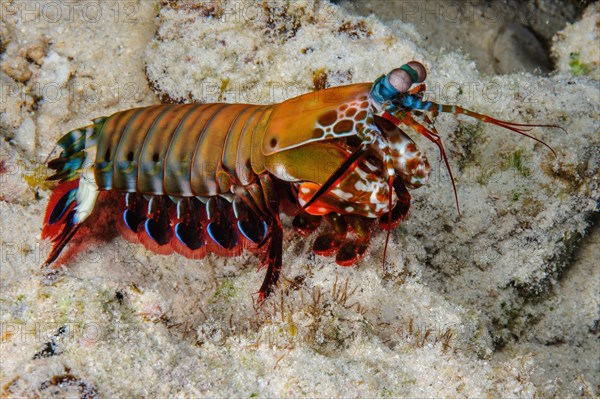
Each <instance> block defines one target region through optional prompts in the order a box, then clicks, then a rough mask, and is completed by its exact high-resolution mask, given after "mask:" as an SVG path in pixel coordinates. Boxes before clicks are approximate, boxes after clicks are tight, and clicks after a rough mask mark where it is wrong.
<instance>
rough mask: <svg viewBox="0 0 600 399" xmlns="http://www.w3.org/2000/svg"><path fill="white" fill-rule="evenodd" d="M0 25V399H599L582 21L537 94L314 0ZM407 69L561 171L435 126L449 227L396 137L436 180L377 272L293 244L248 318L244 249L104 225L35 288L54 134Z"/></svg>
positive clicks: (481, 130)
mask: <svg viewBox="0 0 600 399" xmlns="http://www.w3.org/2000/svg"><path fill="white" fill-rule="evenodd" d="M1 7H2V8H1V9H0V11H1V20H0V38H1V40H0V51H1V58H0V63H1V64H0V65H1V68H0V69H1V71H0V78H1V84H2V93H1V94H2V98H1V102H0V104H1V106H2V110H1V111H2V112H1V113H0V129H1V130H0V132H1V135H2V138H3V140H2V142H1V143H0V145H1V147H0V172H1V175H0V182H1V184H2V186H1V187H0V212H1V223H0V228H1V231H0V244H1V249H2V253H1V264H0V267H1V268H0V271H1V276H0V277H1V293H0V307H1V309H0V321H1V323H2V328H1V331H2V341H1V346H0V349H1V353H0V362H1V369H0V384H1V385H0V386H1V391H0V392H1V395H2V396H3V397H48V396H56V397H67V396H68V397H73V396H82V397H133V396H136V397H165V396H167V395H168V396H175V397H192V396H206V397H297V396H306V397H436V398H437V397H519V398H520V397H525V398H537V397H594V395H597V394H598V391H599V389H598V386H599V384H600V378H599V375H600V373H599V371H600V370H599V367H600V366H599V360H598V359H599V357H598V353H599V351H600V344H599V339H598V338H599V334H600V314H599V313H600V312H599V290H600V272H599V268H598V265H597V258H598V254H599V253H600V251H599V250H600V233H599V231H598V228H597V227H594V222H597V219H598V204H599V201H600V192H599V188H598V180H599V178H598V176H599V168H600V135H599V125H600V118H599V111H600V94H599V91H600V88H599V71H600V56H599V53H598V48H600V46H598V43H599V39H598V26H599V24H600V22H599V18H600V17H599V14H600V10H599V6H598V3H596V4H592V5H590V6H589V7H588V9H587V10H586V12H585V13H584V14H583V16H582V18H581V20H579V21H578V22H576V23H574V24H570V25H568V26H567V27H566V28H565V29H563V30H562V31H561V32H559V33H558V34H557V35H556V36H555V38H554V41H553V44H552V54H553V56H554V57H555V61H556V62H555V65H556V69H555V70H554V71H552V72H551V73H550V74H548V75H545V76H541V75H539V74H538V75H534V74H529V73H518V74H516V73H515V74H505V75H497V76H488V75H482V74H481V73H480V72H479V70H478V68H477V66H476V64H475V63H474V62H473V61H472V60H471V59H470V57H469V54H468V52H467V51H466V50H464V49H463V50H462V51H458V50H457V51H448V52H445V51H439V50H437V49H436V50H433V49H429V48H427V46H423V45H422V43H423V40H421V39H422V38H421V36H420V33H419V31H418V30H416V29H415V27H414V26H413V25H409V24H405V23H401V22H395V23H391V24H384V23H383V22H381V21H380V20H379V19H377V18H376V17H374V16H370V17H362V16H355V15H351V14H349V13H348V12H347V11H346V10H345V9H343V8H340V7H339V6H336V5H333V4H330V3H327V2H325V1H315V2H313V1H276V2H272V1H268V2H258V3H256V2H253V3H248V2H239V1H222V2H220V1H217V2H205V1H189V2H183V1H179V2H171V3H167V2H158V1H120V2H101V3H98V2H96V1H77V2H73V3H70V2H66V3H60V2H56V1H27V2H24V1H3V2H2V3H1ZM417 43H420V44H417ZM594 43H595V44H596V45H594ZM413 59H415V60H419V61H420V62H422V63H423V64H425V65H426V67H427V68H428V74H429V75H428V79H427V84H428V96H429V98H430V99H432V100H435V101H438V102H447V103H454V104H460V105H462V106H464V107H466V108H469V109H473V110H476V111H478V112H482V113H485V114H488V115H491V116H494V117H497V118H500V119H504V120H509V121H515V122H520V123H544V124H558V125H560V126H562V127H563V128H564V129H566V130H567V132H568V133H567V134H565V133H564V132H563V131H561V130H559V129H535V130H534V131H532V133H533V134H535V136H536V137H539V138H540V139H542V140H544V141H545V142H547V143H548V144H549V145H550V146H551V147H552V148H554V149H555V150H556V153H557V156H556V157H554V156H553V155H552V154H551V153H550V152H549V151H548V150H547V149H546V148H544V147H543V146H541V145H539V144H537V143H536V142H534V141H533V140H528V139H526V138H523V137H518V136H517V135H515V134H513V133H511V132H509V131H506V130H503V129H501V128H498V127H495V126H493V125H489V124H483V123H479V122H476V121H474V120H470V119H469V118H466V117H458V118H456V117H454V116H443V117H440V118H439V119H438V121H437V122H436V126H437V129H438V131H439V132H440V133H441V134H442V136H443V137H444V142H445V145H446V148H447V150H448V153H449V155H450V158H451V163H452V166H453V168H454V169H453V170H454V174H455V178H456V179H455V180H456V185H457V189H458V195H459V199H460V204H461V211H462V212H461V213H462V215H461V216H460V217H459V216H458V215H457V212H456V208H455V206H454V197H453V192H452V188H451V184H450V182H449V180H448V176H447V172H446V171H445V169H444V167H443V163H440V162H437V153H436V151H437V150H436V148H435V147H434V146H433V145H431V144H430V143H428V142H427V141H426V140H423V139H421V138H419V137H414V136H416V135H415V134H413V133H411V135H412V136H413V137H414V138H415V140H416V141H417V144H418V146H419V148H421V149H422V150H423V151H425V152H427V153H428V154H429V158H430V160H432V166H433V172H432V177H431V179H430V182H429V183H428V185H427V186H425V187H422V188H420V189H418V190H415V191H412V192H411V195H412V197H413V202H412V207H411V211H410V216H409V218H408V219H407V220H406V221H405V222H403V223H402V224H401V225H400V226H399V227H398V228H397V229H396V230H394V232H393V234H392V237H391V240H390V246H389V248H388V259H387V265H386V270H385V271H382V268H381V260H382V255H383V244H384V240H385V234H383V233H381V232H375V233H374V234H373V238H372V242H371V247H370V249H369V251H368V253H367V254H366V256H365V257H364V258H363V259H362V260H361V261H360V262H359V263H358V265H357V266H356V267H352V268H341V267H338V266H336V265H335V262H334V261H333V260H332V259H331V258H324V257H316V256H315V255H313V254H312V251H311V245H312V244H311V241H312V239H314V237H309V238H302V237H300V236H298V235H296V234H295V233H294V232H293V231H292V229H291V228H289V229H286V233H285V246H284V270H283V276H284V278H283V279H282V281H281V282H280V284H279V286H278V290H276V292H275V293H274V294H273V296H272V297H271V298H270V299H269V300H268V301H267V302H266V303H265V304H264V305H263V306H261V307H260V308H258V309H257V308H256V307H255V303H254V302H255V300H256V296H253V295H252V293H254V292H255V291H256V290H257V288H258V287H259V286H260V282H261V280H262V276H263V271H262V270H259V271H257V270H256V267H255V266H256V265H257V264H258V262H257V260H256V258H254V257H253V256H252V255H250V254H244V255H242V256H240V257H237V258H218V257H215V256H209V257H207V258H206V259H204V260H201V261H194V260H189V259H185V258H183V257H179V256H177V255H173V256H169V257H166V256H160V255H156V254H153V253H151V252H149V251H147V250H146V249H145V248H144V247H143V246H140V245H138V246H136V245H131V244H129V243H127V242H125V240H123V239H122V238H118V237H115V233H114V232H113V230H112V226H106V225H105V224H102V223H101V221H102V218H97V219H95V220H96V221H97V223H96V224H95V225H93V224H92V223H90V225H89V226H87V227H86V228H83V229H82V230H81V232H80V233H79V235H78V237H76V238H75V240H74V241H75V244H76V245H74V246H73V247H75V248H76V247H78V245H77V244H79V247H81V248H80V251H79V253H77V254H72V255H70V256H68V257H67V259H68V261H66V262H64V263H65V264H64V267H61V268H59V269H56V270H40V265H41V264H42V262H43V260H44V257H45V254H47V253H48V250H49V243H48V242H44V241H41V240H40V239H39V236H40V231H41V226H42V219H43V212H44V208H45V206H46V204H47V201H48V197H49V195H50V193H51V186H50V185H49V184H48V183H46V182H44V181H43V178H44V176H45V173H46V170H45V167H44V165H43V161H44V160H45V158H46V157H47V155H48V154H49V153H50V152H51V151H52V149H53V146H54V143H55V142H56V140H57V139H58V138H59V137H61V135H62V134H64V133H65V132H67V131H69V130H72V129H75V128H77V127H80V126H85V125H87V124H88V123H89V120H90V119H92V118H95V117H98V116H102V115H110V114H112V113H113V112H116V111H119V110H123V109H127V108H132V107H139V106H144V105H150V104H156V103H159V102H161V101H177V102H179V101H184V102H190V101H226V102H252V103H261V104H263V103H272V102H278V101H282V100H284V99H286V98H289V97H291V96H294V95H297V94H301V93H304V92H309V91H311V90H314V89H315V87H322V86H323V87H330V86H336V85H341V84H349V83H356V82H365V81H373V80H374V79H376V78H377V77H378V76H380V75H381V74H383V73H386V72H388V71H389V70H391V69H392V68H394V67H398V66H400V65H402V64H404V63H405V62H407V61H409V60H413ZM102 211H105V212H110V209H107V210H104V209H102V210H100V212H102ZM285 222H286V223H287V226H288V227H290V226H289V220H286V221H285ZM83 244H85V245H83Z"/></svg>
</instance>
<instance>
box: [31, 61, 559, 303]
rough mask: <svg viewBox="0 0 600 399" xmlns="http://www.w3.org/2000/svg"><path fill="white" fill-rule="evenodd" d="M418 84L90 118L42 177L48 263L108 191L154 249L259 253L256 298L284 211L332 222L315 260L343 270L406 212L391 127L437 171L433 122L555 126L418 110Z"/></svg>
mask: <svg viewBox="0 0 600 399" xmlns="http://www.w3.org/2000/svg"><path fill="white" fill-rule="evenodd" d="M425 77H426V71H425V67H424V66H423V65H422V64H420V63H418V62H416V61H411V62H409V63H407V64H405V65H403V66H401V67H400V68H398V69H394V70H393V71H391V72H390V73H389V74H387V75H384V76H381V77H380V78H379V79H377V80H376V81H375V82H374V83H361V84H353V85H348V86H342V87H335V88H330V89H326V90H321V91H316V92H313V93H308V94H305V95H302V96H299V97H296V98H292V99H289V100H287V101H284V102H282V103H280V104H274V105H249V104H220V103H219V104H163V105H154V106H149V107H144V108H135V109H129V110H125V111H121V112H117V113H115V114H113V115H111V116H108V117H102V118H97V119H94V120H93V123H92V124H91V125H89V126H87V127H84V128H80V129H76V130H73V131H71V132H69V133H67V134H66V135H65V136H63V137H62V138H61V139H60V140H59V141H58V146H59V147H60V148H61V149H62V152H61V153H60V155H59V156H58V158H56V159H53V160H52V161H50V162H49V167H50V168H51V169H53V170H55V171H56V173H55V174H54V175H53V176H51V177H50V178H49V179H51V180H57V181H59V183H60V184H59V185H58V187H57V188H56V189H55V191H54V192H53V194H52V196H51V198H50V202H49V204H48V208H47V210H46V215H45V219H44V227H43V230H42V237H43V238H48V239H50V240H52V242H53V244H54V245H53V248H52V251H51V253H50V254H49V256H48V259H47V260H46V263H45V264H46V265H49V264H51V263H53V262H54V261H55V260H56V259H57V258H58V256H59V255H60V253H61V251H62V249H63V248H64V247H65V246H66V245H67V243H68V242H69V240H70V239H71V238H72V237H73V236H74V234H75V233H76V232H77V229H78V228H79V227H80V226H81V225H82V223H84V221H85V220H86V218H87V217H88V216H89V215H90V214H91V213H92V212H93V210H94V204H95V203H96V200H97V198H98V196H99V195H100V194H101V193H102V192H106V191H109V190H115V191H117V192H119V193H122V194H123V196H122V197H123V201H122V203H121V204H120V207H121V209H120V210H119V212H121V216H120V217H119V218H118V221H119V222H118V228H119V230H120V232H121V233H122V235H123V236H124V237H125V238H127V239H129V240H132V241H136V242H141V243H143V245H144V246H146V247H147V248H148V249H150V250H152V251H155V252H157V253H160V254H169V253H172V252H177V253H179V254H181V255H184V256H186V257H189V258H193V259H200V258H203V257H204V256H206V254H207V253H216V254H219V255H222V256H234V255H238V254H240V253H241V252H242V250H244V249H247V250H249V251H252V252H254V253H256V254H257V255H258V256H259V257H260V258H261V260H262V264H263V265H265V266H266V268H267V271H266V276H265V278H264V281H263V284H262V286H261V287H260V290H259V300H260V301H262V300H264V299H265V298H266V297H267V296H268V295H269V294H270V293H271V292H272V290H273V287H274V286H275V284H276V283H277V280H278V277H279V274H280V270H281V266H282V246H283V227H282V223H281V221H280V212H282V211H285V212H286V213H288V214H290V215H292V216H294V219H293V225H294V227H295V228H296V229H297V230H299V231H300V232H301V233H302V234H305V235H306V234H309V233H311V232H312V231H314V230H316V229H317V228H318V227H319V225H320V223H321V221H322V220H323V219H325V220H327V221H328V222H329V224H330V229H323V230H326V231H325V232H324V233H322V235H320V236H319V237H317V239H316V240H315V242H314V244H313V249H314V251H315V252H316V253H317V254H321V255H335V256H336V262H337V263H338V264H340V265H344V266H349V265H352V264H354V263H355V262H356V260H357V259H359V258H360V257H361V256H362V255H363V254H364V253H365V251H366V249H367V247H368V243H369V239H370V232H371V230H372V229H373V226H375V225H376V224H378V225H379V226H380V227H381V228H383V229H384V230H387V231H388V238H389V231H390V229H392V228H393V227H394V226H395V225H397V224H398V223H399V222H400V221H401V220H402V219H403V218H404V217H405V216H406V215H407V213H408V210H409V206H410V194H409V193H408V189H414V188H417V187H419V186H421V185H423V184H424V183H425V182H426V181H427V177H428V175H429V163H428V161H427V158H426V157H425V155H424V154H422V153H421V152H419V151H418V150H417V148H416V145H415V143H414V142H413V140H411V138H410V137H409V136H408V135H407V134H406V133H404V132H403V131H402V130H400V127H399V126H406V127H409V128H411V129H412V130H414V131H416V132H418V133H420V134H422V135H424V136H425V137H427V138H428V139H430V140H432V141H433V142H434V143H435V144H437V145H438V147H439V149H440V151H441V154H442V156H443V158H444V160H445V162H446V165H448V162H447V159H446V154H445V152H444V147H443V146H442V143H441V140H440V137H439V135H438V134H437V132H436V130H435V128H434V127H433V124H432V123H431V121H432V120H433V119H434V118H435V117H436V115H437V114H438V113H440V112H451V113H454V114H465V115H469V116H472V117H474V118H477V119H480V120H482V121H484V122H490V123H493V124H495V125H498V126H502V127H504V128H507V129H510V130H513V131H515V132H517V133H520V134H523V135H526V136H528V135H527V134H526V133H525V131H526V129H524V128H527V127H529V128H531V127H534V126H546V127H555V126H553V125H523V124H516V123H510V122H505V121H500V120H497V119H493V118H490V117H488V116H485V115H480V114H477V113H474V112H472V111H468V110H465V109H462V108H460V107H457V106H448V105H441V104H435V103H433V102H429V101H424V100H423V98H422V97H423V93H424V90H425V86H424V85H423V84H418V83H421V82H423V81H424V80H425ZM414 84H418V85H416V86H414V87H413V88H412V89H411V87H412V86H413V85H414ZM528 137H531V136H528ZM534 139H535V138H534ZM535 140H537V139H535ZM538 141H539V140H538ZM454 192H455V196H456V190H454ZM457 205H458V199H457ZM386 248H387V241H386ZM384 259H385V252H384Z"/></svg>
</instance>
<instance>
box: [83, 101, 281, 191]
mask: <svg viewBox="0 0 600 399" xmlns="http://www.w3.org/2000/svg"><path fill="white" fill-rule="evenodd" d="M269 108H270V107H269V106H260V105H249V104H173V105H155V106H150V107H145V108H135V109H130V110H126V111H122V112H117V113H115V114H113V115H111V116H110V117H108V118H107V119H106V120H105V121H104V123H103V124H102V127H101V130H100V132H99V134H98V136H97V150H96V160H95V166H94V175H95V179H96V184H97V185H98V187H99V189H101V190H111V189H114V190H117V191H121V192H139V193H143V194H150V195H171V196H177V197H191V196H201V197H209V196H214V195H217V194H220V193H224V192H226V191H228V190H229V188H230V186H231V185H232V184H241V185H245V184H248V183H249V182H250V181H251V180H252V178H253V176H254V172H253V171H252V169H251V167H250V165H251V159H250V157H251V148H252V139H253V134H254V132H255V130H257V126H258V124H259V122H260V121H261V120H262V119H263V117H264V116H265V113H266V111H267V110H269Z"/></svg>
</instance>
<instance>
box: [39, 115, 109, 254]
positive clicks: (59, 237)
mask: <svg viewBox="0 0 600 399" xmlns="http://www.w3.org/2000/svg"><path fill="white" fill-rule="evenodd" d="M104 121H105V118H99V119H96V120H94V123H93V124H92V125H90V126H87V127H84V128H81V129H76V130H73V131H71V132H69V133H67V134H66V135H64V136H63V137H62V138H61V139H60V140H59V141H58V143H57V146H59V147H60V148H62V152H61V153H60V155H59V156H58V158H55V159H53V160H51V161H50V162H48V167H49V168H50V169H53V170H54V171H55V173H54V174H53V175H51V176H50V177H48V180H56V181H58V182H59V185H58V186H57V187H56V189H55V190H54V192H53V193H52V195H51V196H50V201H49V202H48V206H47V208H46V214H45V216H44V227H43V229H42V239H49V240H50V241H52V243H53V246H52V251H51V252H50V254H49V255H48V258H47V259H46V261H45V262H44V265H43V266H46V265H50V264H51V263H52V262H54V261H55V260H56V259H57V258H58V257H59V255H60V253H61V252H62V250H63V249H64V248H65V246H66V245H67V244H68V243H69V241H70V240H71V238H73V236H74V235H75V233H76V232H77V230H78V229H79V227H80V226H81V223H82V222H83V221H84V220H85V219H87V217H88V216H89V215H90V214H91V212H92V210H93V209H94V204H95V203H96V199H97V198H98V186H97V185H96V181H95V179H94V174H93V171H92V170H90V168H86V166H87V165H86V161H90V162H93V159H94V156H95V154H93V151H91V149H92V148H93V147H94V145H95V144H96V136H97V134H98V132H99V131H100V129H101V127H102V125H103V123H104Z"/></svg>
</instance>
